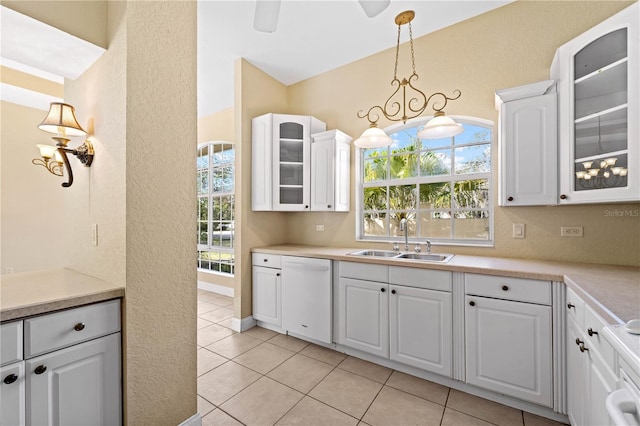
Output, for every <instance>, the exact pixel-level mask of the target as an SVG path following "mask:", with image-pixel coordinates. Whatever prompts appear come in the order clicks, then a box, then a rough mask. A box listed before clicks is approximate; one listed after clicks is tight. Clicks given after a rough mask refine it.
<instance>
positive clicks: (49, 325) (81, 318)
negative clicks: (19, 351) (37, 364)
mask: <svg viewBox="0 0 640 426" xmlns="http://www.w3.org/2000/svg"><path fill="white" fill-rule="evenodd" d="M117 331H120V300H119V299H117V300H111V301H109V302H104V303H97V304H95V305H88V306H83V307H80V308H74V309H68V310H66V311H61V312H56V313H53V314H48V315H42V316H39V317H36V318H31V319H27V320H25V321H24V352H25V354H24V355H25V359H29V358H32V357H34V356H36V355H40V354H43V353H46V352H51V351H53V350H56V349H60V348H64V347H67V346H71V345H75V344H77V343H80V342H84V341H86V340H90V339H95V338H96V337H100V336H105V335H107V334H111V333H115V332H117Z"/></svg>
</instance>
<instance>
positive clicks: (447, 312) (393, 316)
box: [389, 285, 452, 377]
mask: <svg viewBox="0 0 640 426" xmlns="http://www.w3.org/2000/svg"><path fill="white" fill-rule="evenodd" d="M389 290H390V296H389V315H390V318H389V335H390V352H389V355H390V356H389V358H391V359H392V360H394V361H398V362H402V363H404V364H408V365H412V366H414V367H418V368H422V369H424V370H428V371H432V372H434V373H438V374H441V375H443V376H447V377H451V373H452V371H451V361H452V352H451V351H452V329H451V327H452V312H451V307H452V300H451V293H448V292H444V291H434V290H425V289H422V288H412V287H404V286H396V285H391V286H389Z"/></svg>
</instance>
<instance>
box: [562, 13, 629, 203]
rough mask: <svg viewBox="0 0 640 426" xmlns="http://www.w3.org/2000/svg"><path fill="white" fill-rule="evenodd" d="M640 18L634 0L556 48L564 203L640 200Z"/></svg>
mask: <svg viewBox="0 0 640 426" xmlns="http://www.w3.org/2000/svg"><path fill="white" fill-rule="evenodd" d="M639 16H640V13H639V6H638V3H634V4H633V5H631V6H630V7H628V8H626V9H624V10H622V11H621V12H619V13H618V14H616V15H614V16H612V17H611V18H609V19H607V20H606V21H604V22H602V23H600V24H599V25H597V26H595V27H593V28H591V29H590V30H588V31H587V32H585V33H583V34H581V35H580V36H578V37H576V38H575V39H573V40H571V41H569V42H568V43H566V44H565V45H563V46H561V47H560V48H559V49H558V50H557V52H556V55H555V58H554V60H553V64H552V66H551V77H552V78H553V79H555V80H556V81H557V82H558V100H559V111H558V113H559V116H558V118H559V120H558V130H559V140H558V144H559V148H560V164H559V172H560V173H559V175H560V191H559V194H560V195H559V198H560V200H559V203H560V204H571V203H576V204H579V203H610V202H624V201H638V200H640V170H639V169H640V155H639V149H640V140H639V137H640V132H639V131H638V128H639V125H640V109H639V105H638V104H639V102H640V89H639V86H638V78H639V75H640V69H639V67H638V60H639V56H640V44H639V43H638V20H639V19H638V17H639Z"/></svg>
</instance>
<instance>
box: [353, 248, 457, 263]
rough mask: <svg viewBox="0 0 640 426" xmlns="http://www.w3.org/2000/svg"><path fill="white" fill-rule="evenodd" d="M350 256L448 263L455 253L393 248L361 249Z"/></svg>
mask: <svg viewBox="0 0 640 426" xmlns="http://www.w3.org/2000/svg"><path fill="white" fill-rule="evenodd" d="M349 255H350V256H360V257H385V258H391V259H407V260H421V261H423V262H435V263H447V262H448V261H450V260H451V258H452V257H453V256H454V255H453V254H440V253H404V252H397V251H393V250H360V251H354V252H353V253H349Z"/></svg>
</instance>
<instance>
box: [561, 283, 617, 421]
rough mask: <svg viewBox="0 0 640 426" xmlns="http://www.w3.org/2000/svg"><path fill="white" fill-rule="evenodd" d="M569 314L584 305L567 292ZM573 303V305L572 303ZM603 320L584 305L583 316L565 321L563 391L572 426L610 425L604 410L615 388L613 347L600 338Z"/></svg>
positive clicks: (570, 292)
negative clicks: (565, 357)
mask: <svg viewBox="0 0 640 426" xmlns="http://www.w3.org/2000/svg"><path fill="white" fill-rule="evenodd" d="M567 300H571V301H573V303H571V304H570V305H569V304H568V305H567V309H568V311H569V312H571V311H574V310H575V308H576V306H580V305H584V302H583V301H582V300H581V299H580V298H579V297H578V296H576V295H575V293H573V292H572V291H571V290H567ZM576 301H577V302H576ZM604 325H606V323H605V322H604V320H602V318H600V317H599V316H598V315H597V314H595V313H594V312H593V311H592V310H591V308H589V307H588V306H585V307H584V316H582V317H578V318H577V320H576V319H574V318H573V317H572V316H569V320H568V321H567V347H566V350H567V364H568V371H567V392H568V395H569V401H568V403H569V413H568V414H569V420H570V421H571V424H574V425H585V426H590V425H593V426H606V425H612V424H613V423H612V422H611V419H610V418H609V414H608V412H607V409H606V405H605V403H606V399H607V396H608V395H609V393H611V392H612V391H614V390H615V389H616V375H615V373H614V372H613V371H612V368H613V364H614V360H613V358H614V356H615V355H614V353H613V348H612V347H611V346H610V344H609V343H608V342H606V341H605V340H604V339H602V338H601V335H602V328H603V327H604Z"/></svg>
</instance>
